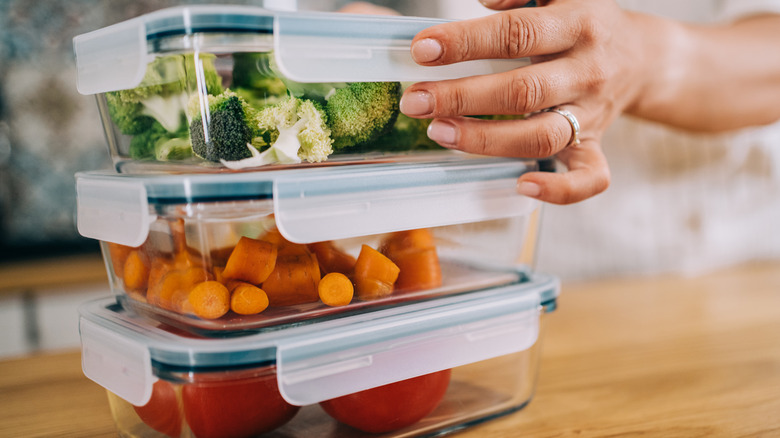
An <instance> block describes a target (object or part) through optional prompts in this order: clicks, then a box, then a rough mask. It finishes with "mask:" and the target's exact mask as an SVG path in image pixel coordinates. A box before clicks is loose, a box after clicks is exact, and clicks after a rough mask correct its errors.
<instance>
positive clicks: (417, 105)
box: [399, 91, 433, 116]
mask: <svg viewBox="0 0 780 438" xmlns="http://www.w3.org/2000/svg"><path fill="white" fill-rule="evenodd" d="M399 107H400V109H401V112H402V113H404V114H406V115H409V116H424V115H426V114H430V113H431V112H433V95H431V93H429V92H427V91H412V92H409V93H405V94H404V95H403V96H402V97H401V102H400V103H399Z"/></svg>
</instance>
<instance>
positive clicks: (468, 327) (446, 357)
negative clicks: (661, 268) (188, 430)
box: [80, 275, 560, 405]
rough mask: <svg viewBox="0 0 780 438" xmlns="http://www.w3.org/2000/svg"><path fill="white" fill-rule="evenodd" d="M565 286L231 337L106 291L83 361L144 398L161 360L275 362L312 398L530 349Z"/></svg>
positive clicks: (89, 321)
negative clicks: (170, 324) (188, 330)
mask: <svg viewBox="0 0 780 438" xmlns="http://www.w3.org/2000/svg"><path fill="white" fill-rule="evenodd" d="M559 288H560V285H559V282H558V280H557V279H556V278H554V277H548V276H543V275H535V276H534V277H532V278H531V279H530V280H529V281H528V282H525V283H520V284H513V285H510V286H504V287H499V288H494V289H489V290H485V291H482V292H479V293H475V294H467V295H459V296H453V297H447V298H443V299H440V300H433V301H425V302H420V303H415V304H412V305H409V306H404V307H400V308H389V309H385V310H381V311H377V312H373V313H370V314H363V315H355V316H352V317H348V318H341V319H336V320H331V321H324V322H320V323H317V324H310V325H306V326H299V327H291V328H286V329H283V330H279V331H273V332H263V333H255V334H246V335H244V336H235V337H230V338H201V337H197V336H194V335H188V336H183V335H179V334H176V333H174V332H172V331H167V330H166V329H165V328H164V327H162V326H160V325H159V324H155V325H151V323H150V321H149V320H144V319H141V318H139V317H135V316H133V315H131V314H128V313H127V312H125V311H123V310H121V308H120V307H119V306H118V305H116V304H115V302H114V301H113V300H100V301H94V302H90V303H87V304H85V305H83V306H82V307H81V309H80V314H81V320H80V330H81V339H82V352H83V354H82V366H83V369H84V373H85V374H86V376H87V377H89V378H90V379H92V380H94V381H96V382H97V383H99V384H101V385H102V386H104V387H106V388H107V389H109V390H111V391H112V392H114V393H115V394H117V395H118V396H120V397H122V398H124V399H126V400H127V401H129V402H131V403H133V404H136V405H142V404H145V403H146V402H147V401H148V399H149V397H150V395H151V390H152V385H153V383H154V381H155V380H156V379H157V377H156V376H155V371H154V370H153V368H157V369H174V370H178V371H181V370H189V371H192V372H197V371H198V370H210V371H214V370H226V371H229V370H231V369H241V368H242V367H243V368H245V367H248V366H264V365H272V364H273V365H275V366H276V371H277V379H278V383H279V388H280V390H281V393H282V395H283V396H284V398H285V399H287V401H288V402H290V403H293V404H296V405H306V404H311V403H316V402H319V401H322V400H327V399H330V398H333V397H338V396H341V395H345V394H349V393H352V392H356V391H360V390H364V389H368V388H372V387H376V386H380V385H384V384H387V383H392V382H395V381H399V380H403V379H407V378H411V377H415V376H418V375H423V374H427V373H431V372H435V371H439V370H443V369H448V368H453V367H456V366H460V365H465V364H469V363H473V362H477V361H481V360H486V359H490V358H493V357H498V356H503V355H506V354H510V353H514V352H518V351H523V350H526V349H528V348H530V347H531V346H532V345H534V344H535V343H536V341H537V338H538V331H539V315H540V313H541V311H543V310H544V309H547V310H551V309H553V308H554V303H555V300H556V298H557V296H558V293H559ZM410 358H414V360H409V359H410Z"/></svg>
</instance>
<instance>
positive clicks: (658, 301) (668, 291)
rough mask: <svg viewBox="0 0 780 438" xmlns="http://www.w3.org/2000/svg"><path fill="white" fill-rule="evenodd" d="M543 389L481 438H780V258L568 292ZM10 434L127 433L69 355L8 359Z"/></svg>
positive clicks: (0, 421) (4, 421) (2, 432)
mask: <svg viewBox="0 0 780 438" xmlns="http://www.w3.org/2000/svg"><path fill="white" fill-rule="evenodd" d="M546 329H547V331H546V334H545V339H544V350H543V353H542V364H541V372H540V376H539V384H538V388H537V393H536V396H535V398H534V400H533V401H532V402H531V404H530V405H529V406H528V407H526V408H525V409H523V410H521V411H519V412H517V413H514V414H512V415H509V416H506V417H503V418H499V419H496V420H493V421H490V422H487V423H484V424H483V425H480V426H477V427H474V428H471V429H468V430H466V431H463V432H461V433H459V434H456V436H458V437H460V438H472V437H474V438H476V437H480V438H482V437H496V438H498V437H506V438H509V437H512V438H515V437H518V436H528V437H535V438H536V437H542V438H544V437H624V436H626V437H631V436H652V437H656V436H658V437H686V438H688V437H729V438H731V437H762V436H767V437H773V436H780V263H778V264H762V265H751V266H743V267H739V268H735V269H728V270H723V271H721V272H717V273H713V274H711V275H706V276H701V277H698V278H679V277H665V278H633V279H622V280H610V281H599V282H592V283H588V284H564V286H563V291H562V294H561V297H560V300H559V309H558V310H557V311H556V312H555V313H553V314H551V315H549V318H547V320H546ZM0 436H3V437H4V436H14V437H16V436H20V437H21V436H24V437H44V436H46V437H51V436H65V437H104V436H105V437H107V436H116V431H115V429H114V427H113V423H112V420H111V418H110V412H109V409H108V404H107V402H106V396H105V393H104V391H103V390H102V388H100V387H99V386H97V385H96V384H95V383H92V382H91V381H89V380H87V379H86V378H85V377H83V375H82V373H81V369H80V363H79V354H78V353H77V352H68V353H61V354H52V355H44V356H36V357H31V358H25V359H19V360H12V361H5V362H0Z"/></svg>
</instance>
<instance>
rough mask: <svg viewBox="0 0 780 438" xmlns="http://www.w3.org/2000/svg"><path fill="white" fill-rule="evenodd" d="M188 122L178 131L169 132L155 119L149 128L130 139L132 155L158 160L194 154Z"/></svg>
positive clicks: (177, 158) (186, 156) (180, 157)
mask: <svg viewBox="0 0 780 438" xmlns="http://www.w3.org/2000/svg"><path fill="white" fill-rule="evenodd" d="M185 126H186V124H183V125H182V127H181V128H180V129H179V130H178V131H176V132H169V131H168V130H167V129H165V128H164V127H163V126H162V125H161V124H159V123H157V122H156V121H153V122H152V124H151V125H150V127H149V129H147V130H146V131H144V132H141V133H140V134H138V135H135V136H134V137H133V138H132V139H130V150H129V152H130V157H131V158H133V159H135V160H144V159H156V160H158V161H168V160H181V159H185V158H188V157H189V156H191V155H192V146H191V145H190V142H189V140H188V139H187V130H186V128H185Z"/></svg>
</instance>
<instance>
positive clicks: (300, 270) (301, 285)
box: [262, 251, 320, 307]
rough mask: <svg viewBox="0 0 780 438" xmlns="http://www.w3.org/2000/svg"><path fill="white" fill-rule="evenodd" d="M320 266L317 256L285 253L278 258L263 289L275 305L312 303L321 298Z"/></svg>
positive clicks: (270, 301) (308, 253) (272, 304)
mask: <svg viewBox="0 0 780 438" xmlns="http://www.w3.org/2000/svg"><path fill="white" fill-rule="evenodd" d="M319 282H320V267H319V265H318V264H317V257H316V256H315V255H314V254H312V253H310V252H308V251H307V252H306V253H303V254H283V255H280V256H279V257H278V258H277V260H276V267H275V268H274V270H273V272H271V275H270V276H269V277H268V279H266V280H265V281H264V282H263V285H262V289H263V290H264V291H265V293H266V294H267V295H268V301H269V304H270V305H271V306H273V307H277V306H292V305H296V304H303V303H312V302H316V301H318V300H319V293H318V291H317V286H318V285H319Z"/></svg>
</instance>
